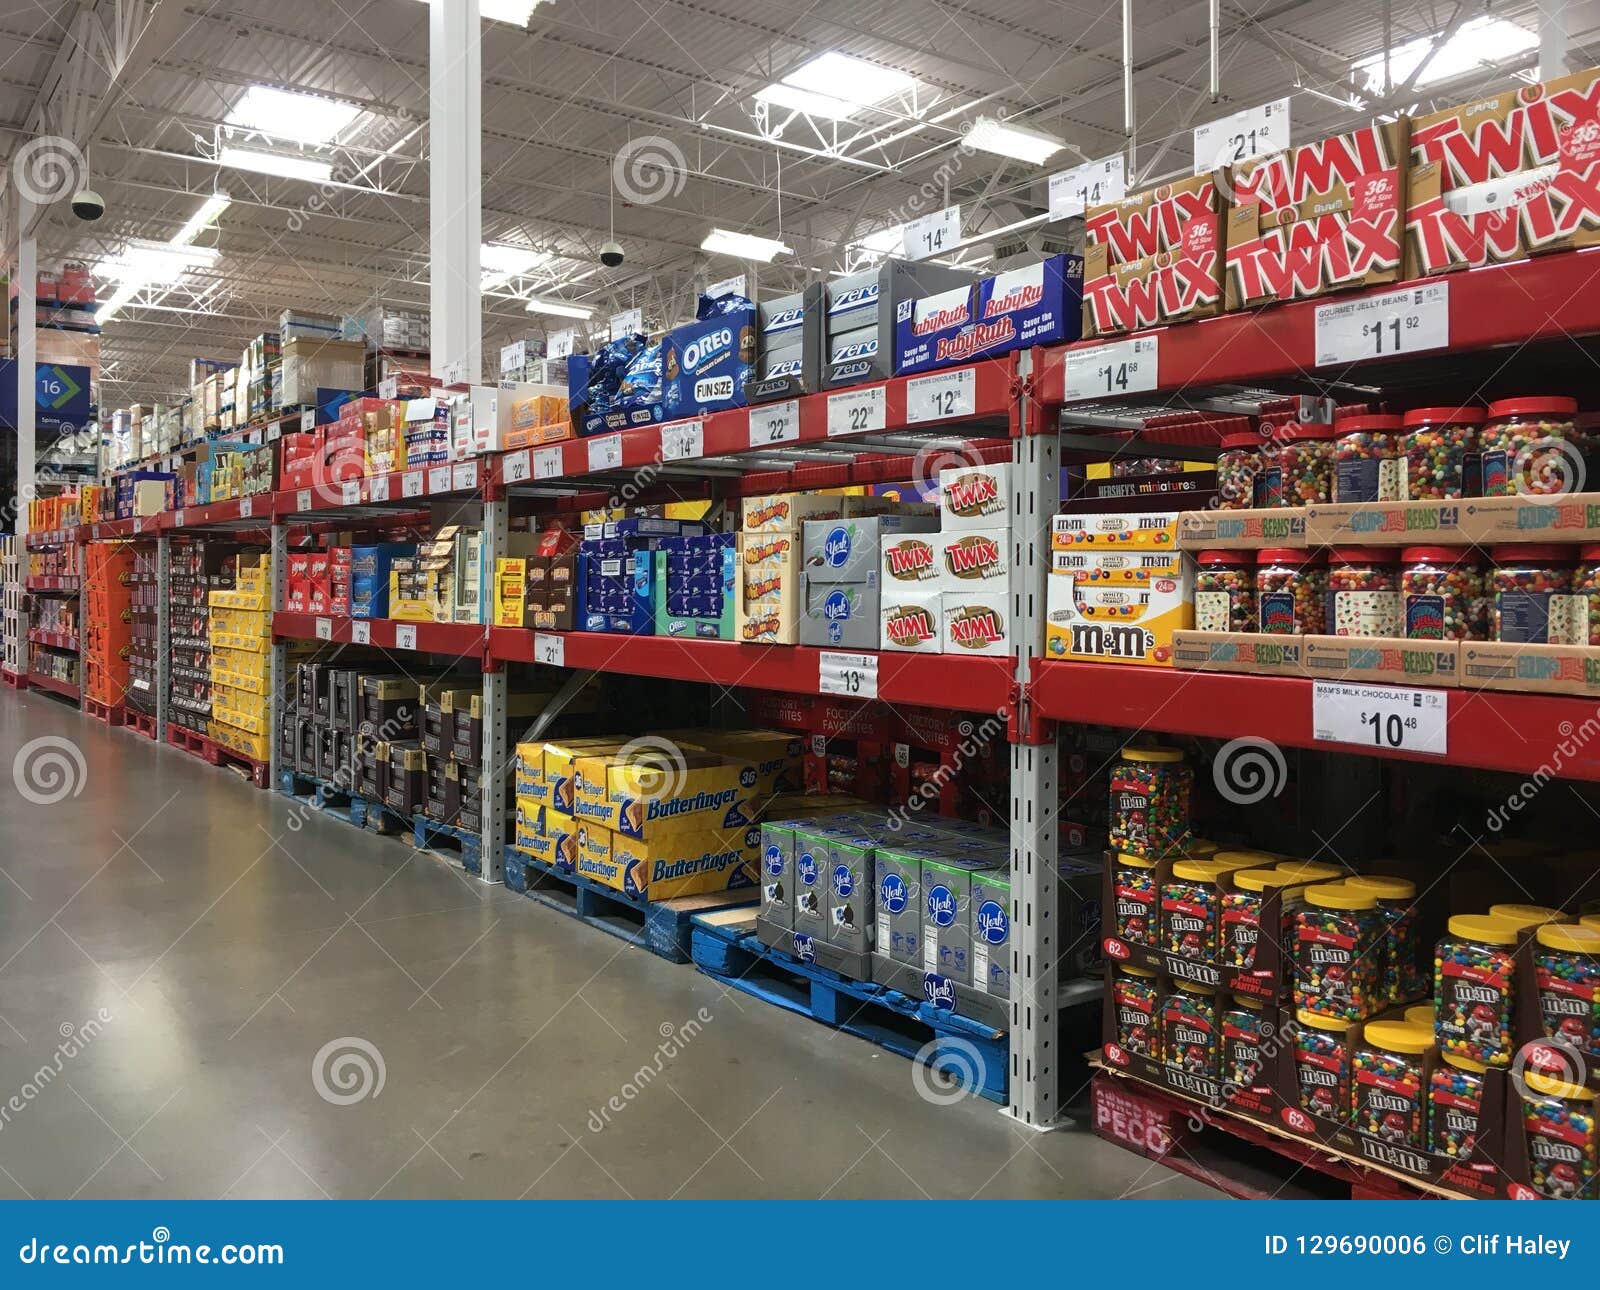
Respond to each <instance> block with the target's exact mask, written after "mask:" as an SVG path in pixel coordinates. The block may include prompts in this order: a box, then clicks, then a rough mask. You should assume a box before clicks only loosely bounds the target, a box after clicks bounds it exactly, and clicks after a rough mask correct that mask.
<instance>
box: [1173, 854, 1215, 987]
mask: <svg viewBox="0 0 1600 1290" xmlns="http://www.w3.org/2000/svg"><path fill="white" fill-rule="evenodd" d="M1228 872H1230V871H1229V870H1228V869H1227V868H1226V867H1224V866H1221V865H1218V864H1217V863H1216V861H1215V860H1179V861H1177V862H1176V863H1175V864H1174V865H1173V866H1172V876H1171V877H1170V878H1169V879H1168V880H1167V881H1166V883H1165V884H1163V886H1162V888H1161V945H1162V948H1163V949H1165V950H1166V951H1167V952H1168V953H1170V954H1177V955H1180V956H1181V957H1183V958H1186V959H1201V960H1204V961H1206V962H1212V961H1214V960H1215V959H1216V957H1217V924H1218V913H1219V910H1220V906H1221V902H1222V891H1221V888H1220V886H1219V884H1220V883H1221V880H1222V878H1223V876H1224V875H1225V874H1227V873H1228Z"/></svg>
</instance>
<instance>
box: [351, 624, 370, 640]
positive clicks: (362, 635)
mask: <svg viewBox="0 0 1600 1290" xmlns="http://www.w3.org/2000/svg"><path fill="white" fill-rule="evenodd" d="M350 643H351V644H352V645H370V644H372V624H371V623H369V622H368V621H367V620H366V619H365V618H357V619H355V620H354V621H353V622H352V623H351V624H350Z"/></svg>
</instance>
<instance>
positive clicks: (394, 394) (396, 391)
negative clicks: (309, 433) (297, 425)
mask: <svg viewBox="0 0 1600 1290" xmlns="http://www.w3.org/2000/svg"><path fill="white" fill-rule="evenodd" d="M378 397H379V398H380V399H398V398H399V397H400V378H399V377H398V376H386V377H384V378H383V380H381V381H379V382H378ZM306 415H308V416H309V415H311V414H310V413H307V414H306Z"/></svg>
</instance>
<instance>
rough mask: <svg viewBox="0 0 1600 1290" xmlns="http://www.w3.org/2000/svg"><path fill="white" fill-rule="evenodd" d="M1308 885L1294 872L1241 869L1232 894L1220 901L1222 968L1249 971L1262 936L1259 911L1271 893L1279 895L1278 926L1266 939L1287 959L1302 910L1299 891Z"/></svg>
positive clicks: (1235, 878)
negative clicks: (1296, 919) (1298, 915)
mask: <svg viewBox="0 0 1600 1290" xmlns="http://www.w3.org/2000/svg"><path fill="white" fill-rule="evenodd" d="M1309 881H1310V879H1308V878H1304V877H1301V876H1300V874H1298V873H1296V872H1295V871H1293V870H1284V869H1277V868H1271V869H1240V870H1238V871H1237V872H1235V873H1234V875H1233V879H1232V886H1233V890H1232V891H1229V892H1225V893H1224V894H1223V897H1222V934H1221V945H1222V963H1223V966H1225V967H1232V968H1246V969H1248V968H1252V967H1254V966H1255V962H1256V947H1257V945H1258V944H1259V942H1260V940H1261V937H1262V935H1263V932H1262V928H1261V909H1262V906H1263V905H1264V904H1265V903H1266V901H1267V899H1268V897H1269V896H1271V894H1272V893H1273V892H1275V891H1276V892H1281V893H1282V895H1281V896H1280V897H1279V908H1280V911H1281V915H1280V918H1279V920H1278V925H1277V926H1276V927H1274V928H1270V929H1268V931H1267V932H1266V933H1265V934H1266V935H1269V936H1272V937H1275V938H1276V941H1277V945H1278V948H1279V951H1280V953H1281V954H1282V955H1283V956H1284V957H1285V958H1287V957H1288V956H1289V954H1290V952H1291V949H1292V947H1293V945H1294V916H1295V914H1296V913H1298V912H1299V910H1300V906H1301V900H1300V889H1301V888H1302V887H1304V886H1306V885H1307V883H1308V882H1309Z"/></svg>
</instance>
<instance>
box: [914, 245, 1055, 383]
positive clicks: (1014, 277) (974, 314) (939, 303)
mask: <svg viewBox="0 0 1600 1290" xmlns="http://www.w3.org/2000/svg"><path fill="white" fill-rule="evenodd" d="M1082 298H1083V260H1082V259H1081V258H1080V257H1079V256H1076V255H1053V256H1051V257H1050V258H1049V259H1047V260H1043V261H1041V262H1040V263H1038V264H1030V265H1027V266H1026V267H1024V268H1020V269H1011V270H1008V271H1007V272H1005V273H998V274H995V275H994V276H993V277H989V278H984V279H983V280H982V281H980V282H979V283H978V284H977V286H975V287H973V288H971V289H967V288H956V289H953V290H949V291H942V292H939V293H937V294H935V295H931V296H922V297H920V298H918V299H915V300H902V301H901V302H900V305H899V308H898V310H897V312H896V315H895V348H896V361H895V370H896V371H898V372H900V373H901V374H902V375H903V374H906V373H911V372H926V371H931V370H932V369H934V368H938V367H947V366H949V365H951V364H954V363H970V362H973V361H974V360H976V359H980V358H994V357H997V356H998V355H1001V354H1009V353H1011V352H1012V351H1013V350H1016V349H1021V348H1023V347H1024V346H1028V345H1045V344H1056V343H1058V342H1061V341H1068V340H1077V339H1078V332H1079V330H1080V328H1081V326H1082V315H1083V308H1082Z"/></svg>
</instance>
